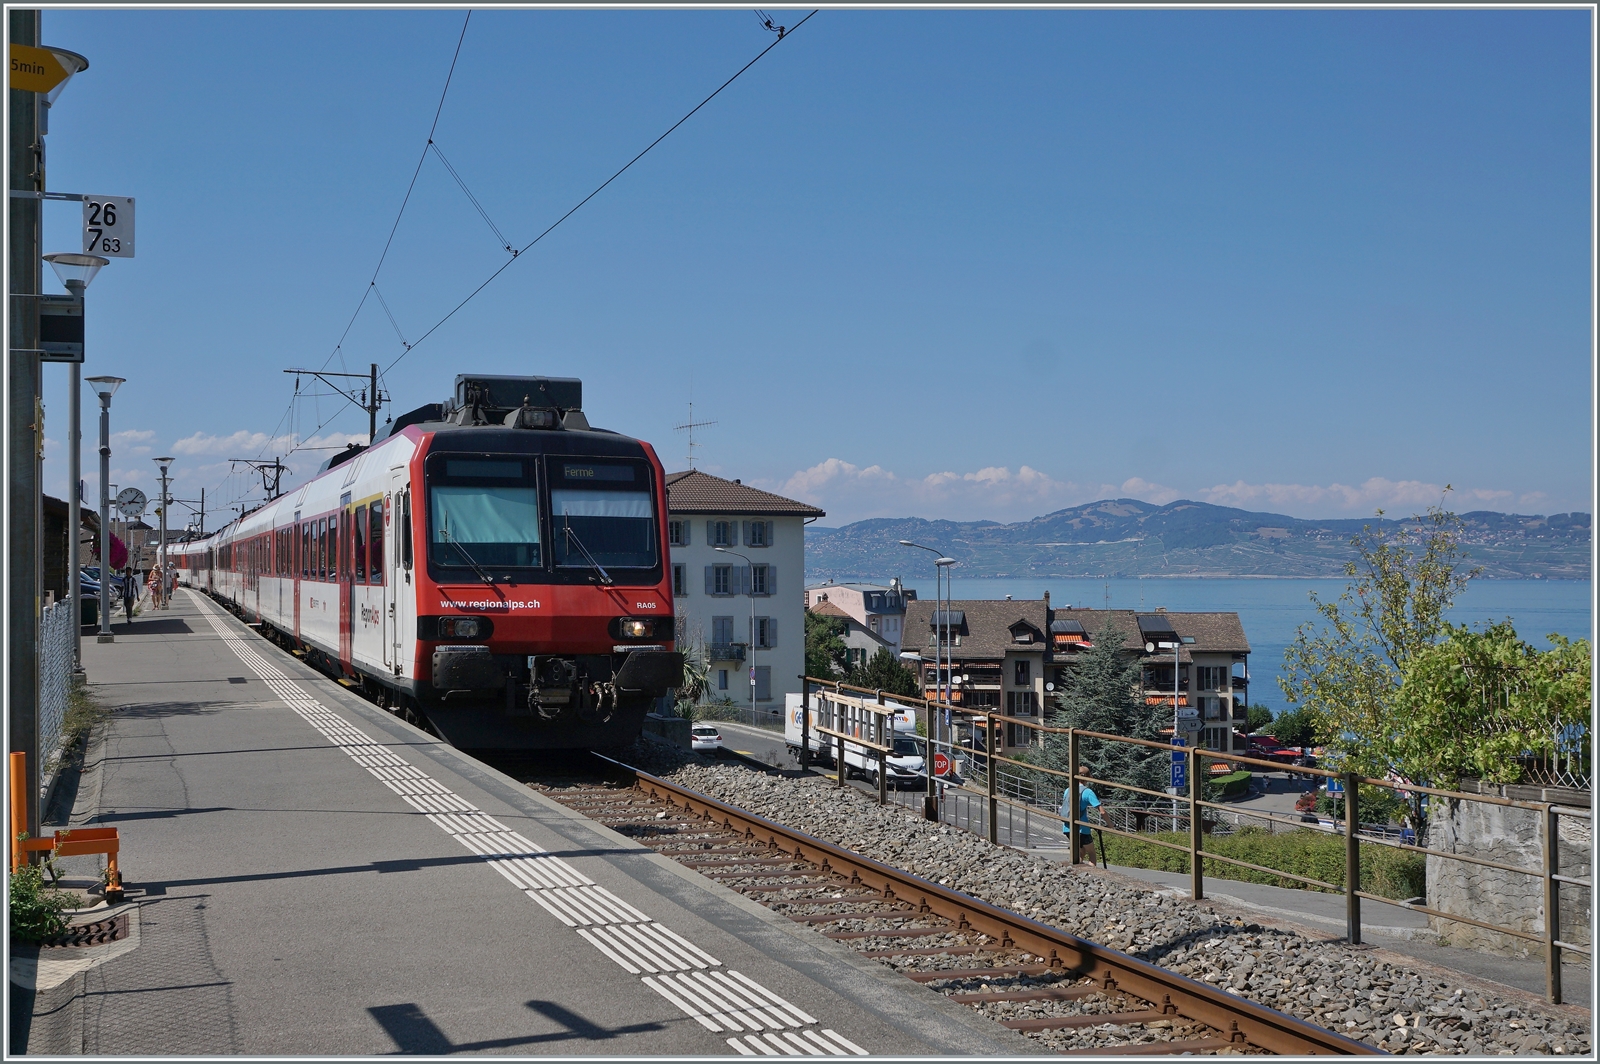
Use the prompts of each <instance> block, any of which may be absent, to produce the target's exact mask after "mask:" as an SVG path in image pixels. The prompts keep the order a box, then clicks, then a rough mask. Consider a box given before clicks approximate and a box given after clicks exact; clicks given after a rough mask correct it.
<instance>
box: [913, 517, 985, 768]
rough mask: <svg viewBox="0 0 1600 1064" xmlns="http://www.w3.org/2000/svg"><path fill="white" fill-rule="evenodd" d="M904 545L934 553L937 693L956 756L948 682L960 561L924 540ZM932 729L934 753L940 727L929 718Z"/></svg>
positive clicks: (935, 678)
mask: <svg viewBox="0 0 1600 1064" xmlns="http://www.w3.org/2000/svg"><path fill="white" fill-rule="evenodd" d="M900 545H901V546H902V547H916V548H917V549H918V550H925V551H927V552H928V553H930V554H932V555H933V556H934V563H933V576H934V579H933V611H934V613H933V615H934V618H935V621H936V624H935V628H934V630H935V632H937V633H938V638H937V639H936V640H935V645H934V648H933V675H934V695H935V698H936V699H938V700H939V701H942V702H943V703H944V734H945V741H946V742H947V743H949V744H950V756H951V757H952V758H954V757H955V743H954V741H953V735H952V731H953V729H952V722H951V720H950V684H949V682H948V681H949V679H950V673H951V672H953V671H954V670H955V649H954V648H953V647H952V646H951V645H950V599H951V591H952V590H953V588H951V587H950V572H949V569H950V566H952V565H954V564H955V563H956V560H955V559H954V558H948V557H946V556H945V554H944V552H943V551H940V550H935V549H934V548H932V547H925V546H923V545H922V544H921V543H913V542H911V541H910V540H909V539H902V540H901V541H900ZM941 586H942V587H944V589H945V592H944V605H943V607H941V606H940V597H939V591H940V588H941ZM941 650H942V651H943V661H944V663H943V664H941V663H940V657H941V655H940V651H941ZM929 730H930V731H932V732H933V735H932V736H931V737H930V742H929V751H930V753H931V752H932V751H933V750H935V749H937V747H938V744H939V727H938V723H937V721H929ZM987 748H988V744H987V742H986V743H985V749H987ZM930 760H931V759H930Z"/></svg>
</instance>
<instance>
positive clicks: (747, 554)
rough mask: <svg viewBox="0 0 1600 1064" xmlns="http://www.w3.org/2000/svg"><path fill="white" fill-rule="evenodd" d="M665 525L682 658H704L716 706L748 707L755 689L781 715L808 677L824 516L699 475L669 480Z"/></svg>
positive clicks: (763, 702) (672, 475) (760, 702)
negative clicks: (809, 577)
mask: <svg viewBox="0 0 1600 1064" xmlns="http://www.w3.org/2000/svg"><path fill="white" fill-rule="evenodd" d="M667 516H668V522H667V525H668V528H667V550H668V552H669V554H670V556H671V563H672V600H673V610H674V612H675V614H676V616H677V623H678V646H679V649H681V650H683V651H684V652H686V653H700V654H703V655H704V658H705V660H706V662H707V665H708V667H709V669H710V685H709V686H710V690H709V691H708V692H707V696H708V697H709V698H720V697H727V698H730V699H732V700H733V701H734V702H737V703H740V704H742V705H748V704H749V702H750V696H751V685H752V681H753V682H754V687H755V703H756V706H757V708H758V709H760V708H767V709H770V710H772V711H773V712H775V713H777V712H781V710H782V708H783V696H784V695H785V694H787V693H790V692H798V691H799V690H800V674H801V673H802V672H803V671H804V669H805V654H806V652H805V647H806V625H805V596H804V588H805V564H806V548H805V526H806V524H807V523H808V522H810V521H814V520H816V519H817V518H819V517H824V516H826V514H824V512H823V511H821V510H819V509H817V508H816V507H814V506H808V505H806V504H805V503H803V502H797V501H795V500H794V499H786V498H784V497H783V496H781V495H774V494H773V493H772V492H769V491H762V490H760V489H759V488H752V487H749V486H748V485H745V484H741V483H740V482H739V481H737V480H724V479H722V478H721V477H714V476H712V475H711V474H709V473H703V472H701V471H699V470H695V469H691V470H689V471H687V472H684V473H669V474H668V475H667ZM718 547H722V548H724V549H723V550H721V551H719V550H717V549H716V548H718Z"/></svg>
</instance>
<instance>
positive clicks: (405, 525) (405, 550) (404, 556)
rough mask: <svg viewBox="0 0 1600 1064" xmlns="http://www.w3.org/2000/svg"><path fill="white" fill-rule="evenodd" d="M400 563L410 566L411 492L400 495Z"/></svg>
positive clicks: (407, 567) (408, 567)
mask: <svg viewBox="0 0 1600 1064" xmlns="http://www.w3.org/2000/svg"><path fill="white" fill-rule="evenodd" d="M400 564H401V565H403V566H404V567H405V568H406V569H410V568H411V493H410V492H409V491H407V492H403V493H402V494H401V496H400Z"/></svg>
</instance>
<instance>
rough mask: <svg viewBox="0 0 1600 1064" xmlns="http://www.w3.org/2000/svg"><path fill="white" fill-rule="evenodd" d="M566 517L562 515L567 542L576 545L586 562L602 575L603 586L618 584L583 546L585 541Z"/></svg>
mask: <svg viewBox="0 0 1600 1064" xmlns="http://www.w3.org/2000/svg"><path fill="white" fill-rule="evenodd" d="M566 516H567V515H566V514H562V515H561V530H562V531H563V532H565V533H566V534H567V542H568V543H571V544H573V545H575V546H576V547H577V548H578V551H579V552H580V553H581V554H582V555H583V558H584V560H585V561H587V562H588V563H589V564H590V565H592V566H594V571H595V572H597V573H599V574H600V582H601V583H602V584H614V583H616V581H615V580H613V579H611V574H610V573H608V572H606V571H605V567H604V566H602V565H601V564H600V563H599V562H597V561H595V560H594V555H592V554H590V553H589V548H587V547H585V546H584V545H583V540H581V539H579V538H578V534H577V533H576V532H574V531H573V530H572V526H571V525H569V524H567V521H566Z"/></svg>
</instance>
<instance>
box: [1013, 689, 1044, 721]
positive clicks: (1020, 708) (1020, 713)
mask: <svg viewBox="0 0 1600 1064" xmlns="http://www.w3.org/2000/svg"><path fill="white" fill-rule="evenodd" d="M1038 712H1039V703H1038V702H1037V701H1035V699H1034V694H1033V692H1032V691H1007V692H1006V716H1008V717H1032V716H1035V715H1037V714H1038Z"/></svg>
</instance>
